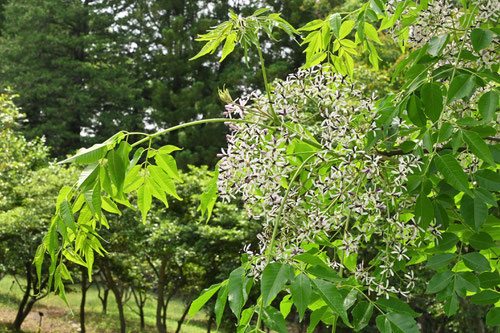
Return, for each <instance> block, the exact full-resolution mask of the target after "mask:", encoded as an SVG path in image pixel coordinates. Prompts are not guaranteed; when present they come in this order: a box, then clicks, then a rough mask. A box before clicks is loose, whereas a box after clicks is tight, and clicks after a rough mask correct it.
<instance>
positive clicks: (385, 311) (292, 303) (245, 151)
mask: <svg viewBox="0 0 500 333" xmlns="http://www.w3.org/2000/svg"><path fill="white" fill-rule="evenodd" d="M498 12H499V4H498V2H494V1H490V0H474V1H467V0H462V1H460V3H459V4H457V3H455V2H452V1H422V2H418V3H415V2H412V1H401V2H394V1H387V2H383V1H381V0H371V1H368V2H366V3H364V4H361V5H360V7H359V8H357V9H354V10H352V11H347V12H342V13H335V14H332V15H329V16H328V17H326V18H325V19H317V20H314V21H311V22H309V23H307V24H306V25H304V26H302V27H301V28H299V29H296V28H294V27H293V26H291V25H290V24H289V23H288V22H287V21H285V20H284V19H283V18H282V17H281V16H280V15H279V14H274V13H269V10H266V9H262V10H258V11H256V12H255V13H253V14H252V15H249V16H246V17H243V16H241V15H237V14H235V13H231V17H230V19H229V20H228V21H226V22H223V23H221V24H220V25H218V26H215V27H213V28H211V29H210V30H209V31H208V32H207V33H205V34H202V35H200V36H199V40H201V41H204V42H205V44H204V46H203V47H202V49H201V51H200V52H199V53H198V54H197V55H196V56H195V57H194V58H199V57H202V56H204V55H206V54H211V53H215V52H219V50H220V47H221V48H222V52H220V53H219V54H221V57H222V59H224V58H226V57H227V56H228V55H230V54H231V53H232V52H233V51H234V49H235V48H236V45H237V44H238V46H239V47H240V48H241V49H242V50H243V52H244V54H248V53H252V52H254V53H256V54H257V55H258V56H259V59H260V60H261V74H262V76H263V81H264V88H265V89H263V90H262V91H260V90H257V91H253V92H249V94H247V95H246V96H243V97H240V98H237V99H232V98H231V96H230V94H229V93H228V92H227V91H221V93H220V95H221V98H222V99H223V100H224V101H225V102H226V103H227V106H226V109H225V115H226V117H225V118H215V119H202V120H198V121H194V122H191V123H185V124H181V125H177V126H174V127H171V128H168V129H166V130H162V131H160V132H158V133H155V134H138V133H130V132H126V131H122V132H119V133H117V134H116V135H114V136H113V137H111V138H110V139H108V140H107V141H105V142H104V143H102V144H99V145H95V146H93V147H91V148H88V149H85V150H82V151H80V152H79V153H77V154H76V155H74V156H73V157H71V158H69V159H67V160H65V161H64V162H76V163H84V164H87V165H88V166H87V168H86V169H85V171H84V172H83V173H82V175H81V178H80V181H79V183H78V184H76V185H75V186H74V187H73V188H72V189H71V190H70V191H63V193H64V195H65V200H64V201H62V202H61V203H60V204H59V206H58V210H57V213H56V216H55V217H54V219H53V223H52V225H51V226H50V229H49V232H48V233H47V235H46V236H45V239H46V241H45V242H43V243H42V244H41V245H40V248H39V251H38V253H41V254H42V253H45V251H47V252H48V253H49V254H50V256H51V267H52V269H51V270H50V271H49V273H50V274H53V273H54V272H57V271H58V270H60V269H61V268H60V267H61V265H62V263H61V262H60V261H59V259H60V258H62V257H66V258H67V259H69V260H73V261H75V262H78V263H80V264H82V265H86V266H88V268H89V269H91V265H89V264H88V261H89V260H88V258H89V257H90V256H91V253H92V249H90V250H84V247H83V246H82V245H81V244H86V243H87V242H89V241H90V239H95V237H94V236H92V238H89V235H92V234H94V233H96V232H97V231H96V228H95V226H96V225H98V224H99V223H104V222H105V221H103V216H104V215H103V214H102V213H101V209H100V208H101V204H102V203H104V202H114V203H116V204H119V205H124V206H130V205H131V204H130V202H129V201H128V200H127V198H126V197H125V195H124V192H130V191H136V192H137V206H138V208H139V210H140V211H141V213H142V216H143V219H144V220H146V218H147V215H148V212H149V211H150V209H151V203H152V198H153V197H155V198H158V199H159V200H160V201H166V200H167V196H176V192H175V185H174V184H175V181H179V180H180V178H179V175H178V172H177V167H176V162H175V159H174V157H173V156H172V153H173V152H174V151H175V150H176V149H177V148H176V147H174V146H172V145H167V146H163V147H158V148H157V147H156V146H155V145H154V143H153V140H154V139H155V138H156V137H158V136H160V135H164V134H166V133H170V132H173V131H176V130H181V129H184V128H186V127H190V126H194V125H200V124H210V123H221V122H226V123H227V124H228V126H229V128H230V134H229V135H228V136H227V144H228V146H227V148H226V149H224V150H223V151H222V153H221V160H220V162H219V163H218V167H217V169H216V174H215V177H214V179H213V180H212V181H211V182H210V183H209V184H208V189H207V191H206V192H205V193H204V194H203V195H202V197H201V204H200V208H201V210H202V212H204V213H205V214H206V216H207V217H208V218H210V215H211V213H212V208H213V206H214V204H215V201H216V198H217V197H218V196H219V197H220V198H222V199H223V200H224V201H229V200H234V199H235V198H237V197H239V198H241V199H242V200H243V202H244V204H245V207H246V212H247V214H248V215H249V216H250V217H252V218H253V219H255V220H258V221H261V222H260V223H261V232H260V233H259V235H258V239H259V244H258V245H257V246H256V247H253V248H246V254H245V255H244V256H243V260H242V266H241V267H239V268H237V269H235V270H233V271H232V272H231V274H229V278H228V279H227V280H224V281H223V282H221V283H218V284H216V285H213V286H211V287H209V288H207V289H206V290H205V291H204V292H203V293H202V295H201V296H200V297H199V298H198V299H196V300H195V301H194V302H193V303H192V305H191V311H190V312H191V314H193V313H195V312H196V311H197V310H199V309H200V308H201V307H202V306H203V304H205V303H206V302H207V301H208V300H209V299H210V298H211V297H212V296H214V295H216V294H217V297H216V298H217V300H216V304H215V312H216V315H217V318H216V322H217V324H219V323H220V318H221V316H222V313H223V311H224V308H225V307H226V304H227V305H228V307H229V309H230V310H231V312H232V313H233V314H234V315H235V318H236V325H237V327H238V331H239V332H262V329H261V327H262V325H263V324H264V325H265V326H266V327H267V328H269V329H272V330H275V331H278V332H287V325H286V322H285V318H286V317H287V316H288V315H289V313H290V311H291V308H292V307H295V308H296V311H297V312H298V313H299V316H300V319H301V320H302V319H303V317H304V316H305V314H306V312H307V313H308V314H309V318H310V320H309V329H310V330H312V329H314V327H315V326H316V325H317V324H318V323H319V322H320V321H321V322H323V323H325V324H328V325H331V326H332V331H335V330H336V329H337V327H346V328H348V329H351V330H355V331H360V330H362V329H364V328H365V327H366V326H367V325H369V324H370V323H372V324H373V325H375V326H376V327H377V328H378V329H379V331H381V332H419V328H418V325H417V322H416V320H415V318H416V317H418V316H419V314H418V313H416V312H415V311H413V310H412V309H411V308H410V307H409V306H408V305H407V304H405V301H406V300H407V299H409V298H411V297H412V290H413V287H414V286H415V283H416V282H418V281H416V275H415V274H414V271H415V270H417V269H428V270H429V271H430V272H432V273H431V276H432V277H431V279H430V280H429V282H428V285H427V288H426V291H425V292H426V293H427V294H437V296H436V298H437V299H438V300H439V301H441V302H443V304H444V312H445V314H446V315H447V316H453V315H454V314H455V313H456V312H457V310H458V308H459V303H460V300H461V299H462V300H463V299H466V300H467V301H470V302H472V303H474V304H478V305H484V306H486V307H487V309H488V314H487V315H486V324H487V325H490V326H495V325H498V324H499V323H500V311H498V308H497V307H496V306H494V304H498V303H497V302H498V301H499V300H500V293H498V292H497V288H498V285H499V283H500V279H499V274H498V269H499V267H498V259H497V257H498V246H497V243H496V242H497V241H498V240H500V238H499V236H498V232H497V227H498V222H499V218H498V215H499V214H498V209H497V208H498V192H499V191H500V175H499V174H498V163H499V162H500V156H499V155H500V154H499V151H500V150H499V147H498V144H497V142H499V141H500V138H498V135H497V134H498V126H499V122H498V115H497V109H498V103H499V98H498V84H499V82H500V78H499V75H498V70H499V65H498V62H497V61H496V59H497V58H498V48H499V44H498V33H499V30H498V19H499V17H498ZM276 30H282V31H284V32H285V33H286V34H288V35H290V36H293V37H294V38H295V39H298V38H301V37H302V42H301V44H302V45H303V46H304V47H305V51H304V52H305V54H306V60H305V64H304V65H303V68H302V69H300V70H299V71H297V72H296V73H294V74H291V75H289V76H288V77H287V78H286V79H284V80H276V81H273V82H270V81H269V80H268V77H267V72H266V66H265V64H264V61H263V60H264V57H263V51H265V49H264V48H263V44H262V43H261V36H262V35H267V36H269V38H272V37H273V35H274V32H275V31H276ZM381 33H386V34H390V35H391V36H393V37H394V38H395V39H396V40H397V42H398V43H400V45H401V47H402V48H404V49H407V50H408V55H407V56H406V57H405V58H404V59H403V60H401V61H400V62H399V63H398V65H397V66H396V68H395V71H394V73H393V78H396V77H398V76H399V75H400V74H401V75H402V76H403V84H402V86H401V88H400V89H399V91H397V92H395V93H388V94H385V95H383V96H376V95H375V94H369V95H368V94H367V90H366V89H365V87H363V85H362V84H361V82H360V81H358V80H356V76H355V71H354V62H355V59H356V57H357V56H358V55H359V54H361V53H364V54H367V55H368V58H369V61H370V62H371V64H372V65H373V66H374V67H377V66H379V60H380V57H379V55H378V51H377V46H376V45H377V44H382V41H381V39H380V36H379V35H380V34H381ZM129 190H130V191H129ZM81 210H86V211H89V212H90V214H86V216H85V219H82V220H81V221H79V222H78V223H75V219H74V216H75V215H76V216H79V215H81V214H82V213H81ZM57 226H60V227H59V228H57ZM64 226H66V227H64ZM75 239H79V240H80V241H79V242H75V241H74V240H75ZM95 245H96V246H97V247H100V244H98V243H95ZM87 249H88V247H87ZM35 260H36V262H37V263H38V264H39V265H40V264H41V263H42V262H43V260H44V256H43V255H39V256H37V258H36V259H35ZM254 284H257V285H260V286H259V288H260V297H259V298H258V300H257V301H256V302H250V303H251V304H247V301H248V295H249V292H250V290H251V288H252V286H253V285H254ZM61 285H62V280H61V276H60V275H59V276H57V274H55V278H54V289H56V290H58V289H61ZM492 305H493V306H492ZM278 306H279V310H278V309H277V307H278Z"/></svg>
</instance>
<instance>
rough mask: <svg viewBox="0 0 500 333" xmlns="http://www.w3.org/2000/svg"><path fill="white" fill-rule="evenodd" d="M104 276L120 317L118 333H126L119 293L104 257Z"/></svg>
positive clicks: (106, 259) (107, 261)
mask: <svg viewBox="0 0 500 333" xmlns="http://www.w3.org/2000/svg"><path fill="white" fill-rule="evenodd" d="M103 262H104V275H105V277H106V280H107V282H108V286H109V288H110V289H111V291H112V292H113V294H114V295H115V300H116V306H117V307H118V314H119V316H120V333H126V327H125V315H124V313H123V302H122V295H121V293H120V290H119V288H118V286H117V285H116V283H115V280H114V279H113V276H112V275H111V269H110V268H109V259H108V258H107V257H104V260H103Z"/></svg>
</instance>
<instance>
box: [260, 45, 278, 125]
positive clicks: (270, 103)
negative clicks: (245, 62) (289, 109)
mask: <svg viewBox="0 0 500 333" xmlns="http://www.w3.org/2000/svg"><path fill="white" fill-rule="evenodd" d="M257 52H258V53H259V59H260V68H261V69H262V78H263V79H264V86H265V87H266V93H267V99H268V100H269V107H270V109H271V114H272V116H273V118H274V121H276V122H278V116H277V115H276V112H274V107H273V100H272V99H271V90H270V88H269V84H268V83H267V73H266V66H265V65H264V57H263V56H262V50H261V49H260V43H259V44H257Z"/></svg>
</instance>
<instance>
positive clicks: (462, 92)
mask: <svg viewBox="0 0 500 333" xmlns="http://www.w3.org/2000/svg"><path fill="white" fill-rule="evenodd" d="M475 86H476V84H475V82H474V76H472V75H469V74H460V75H457V76H456V77H455V78H454V79H453V81H451V83H450V88H449V89H448V99H447V104H450V103H451V102H453V101H456V100H459V99H462V98H464V97H466V96H469V95H470V94H471V93H472V91H473V90H474V88H475Z"/></svg>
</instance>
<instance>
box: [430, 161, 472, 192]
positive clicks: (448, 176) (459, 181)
mask: <svg viewBox="0 0 500 333" xmlns="http://www.w3.org/2000/svg"><path fill="white" fill-rule="evenodd" d="M433 161H434V162H435V163H436V167H437V169H438V170H439V172H440V173H441V174H442V175H443V177H444V179H445V180H446V181H447V182H448V184H450V185H451V186H453V187H454V188H455V189H457V190H458V191H461V192H465V193H467V194H468V195H469V196H471V197H473V196H474V194H473V193H472V191H471V190H470V189H469V181H468V179H467V175H466V174H465V173H464V171H463V169H462V167H461V166H460V164H458V162H457V160H456V159H455V158H454V157H453V156H451V155H442V156H440V155H436V156H435V157H434V159H433Z"/></svg>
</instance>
